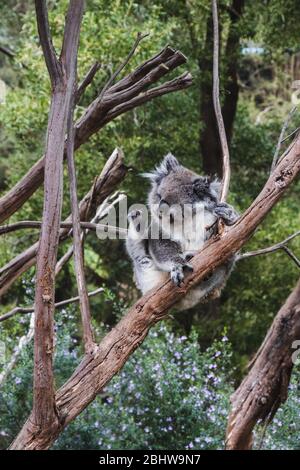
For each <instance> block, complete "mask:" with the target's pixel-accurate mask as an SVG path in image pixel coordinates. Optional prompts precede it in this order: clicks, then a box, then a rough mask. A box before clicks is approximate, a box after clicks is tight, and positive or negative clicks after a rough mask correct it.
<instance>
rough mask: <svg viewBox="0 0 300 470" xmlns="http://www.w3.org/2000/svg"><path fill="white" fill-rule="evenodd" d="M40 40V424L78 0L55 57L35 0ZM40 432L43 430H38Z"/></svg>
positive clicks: (51, 421)
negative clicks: (44, 102)
mask: <svg viewBox="0 0 300 470" xmlns="http://www.w3.org/2000/svg"><path fill="white" fill-rule="evenodd" d="M35 6H36V17H37V24H38V31H39V37H40V42H41V46H42V49H43V53H44V57H45V62H46V65H47V68H48V72H49V76H50V80H51V85H52V99H51V107H50V113H49V120H48V129H47V137H46V148H45V184H44V209H43V223H42V227H41V233H40V239H39V244H38V254H37V265H36V266H37V267H36V285H35V302H34V305H35V325H34V380H33V382H34V385H33V409H32V418H31V421H32V424H33V425H34V427H35V428H36V429H40V430H43V429H45V428H47V427H51V426H56V425H57V423H58V418H57V411H56V405H55V397H54V378H53V335H54V330H53V317H54V297H55V265H56V258H57V247H58V240H59V231H60V220H61V209H62V197H63V156H64V141H65V134H66V131H67V119H68V116H69V115H70V110H71V108H72V103H73V101H72V100H73V96H74V93H75V90H76V75H77V52H78V44H79V32H80V24H81V19H82V15H83V6H84V2H83V0H70V3H69V8H68V12H67V16H66V24H65V32H64V38H63V44H62V50H61V54H60V58H59V59H58V58H57V56H56V53H55V51H54V48H53V46H52V41H51V34H50V30H49V24H48V12H47V5H46V1H45V0H42V1H40V0H36V1H35ZM42 432H43V431H42Z"/></svg>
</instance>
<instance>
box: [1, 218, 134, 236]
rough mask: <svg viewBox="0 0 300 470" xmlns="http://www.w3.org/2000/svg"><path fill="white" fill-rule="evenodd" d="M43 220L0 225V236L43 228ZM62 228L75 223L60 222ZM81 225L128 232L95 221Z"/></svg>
mask: <svg viewBox="0 0 300 470" xmlns="http://www.w3.org/2000/svg"><path fill="white" fill-rule="evenodd" d="M41 226H42V222H41V221H39V220H20V221H19V222H15V223H14V224H10V225H2V226H0V236H1V235H4V234H7V233H11V232H15V231H16V230H20V229H24V228H25V229H31V228H39V229H40V228H41ZM60 227H61V228H67V229H72V227H73V224H72V222H61V223H60ZM80 227H81V228H82V229H85V230H93V231H94V232H95V231H97V229H100V228H101V229H103V230H104V232H108V231H109V230H111V231H112V232H117V233H122V234H126V233H127V230H126V229H123V228H120V227H115V226H113V225H105V224H99V223H95V222H80ZM69 234H70V235H71V231H70V232H69V233H68V235H69Z"/></svg>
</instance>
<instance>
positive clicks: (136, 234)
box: [126, 211, 167, 294]
mask: <svg viewBox="0 0 300 470" xmlns="http://www.w3.org/2000/svg"><path fill="white" fill-rule="evenodd" d="M141 218H142V213H141V211H131V212H130V213H129V214H128V220H129V229H128V237H127V240H126V248H127V252H128V254H129V256H130V257H131V259H132V261H133V268H134V282H135V284H136V286H137V287H138V289H140V290H141V291H142V293H143V294H145V293H146V292H148V291H149V290H150V289H152V288H153V287H155V286H156V285H158V284H161V283H162V282H164V281H166V278H167V276H166V273H164V272H162V271H160V270H159V269H157V268H156V266H155V264H154V263H153V260H152V258H151V256H150V255H149V253H148V249H147V244H148V240H147V239H145V238H144V234H143V233H141V230H140V223H141Z"/></svg>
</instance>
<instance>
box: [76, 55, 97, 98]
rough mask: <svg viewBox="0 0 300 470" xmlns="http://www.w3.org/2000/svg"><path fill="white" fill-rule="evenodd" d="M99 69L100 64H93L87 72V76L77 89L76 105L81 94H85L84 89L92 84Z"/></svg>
mask: <svg viewBox="0 0 300 470" xmlns="http://www.w3.org/2000/svg"><path fill="white" fill-rule="evenodd" d="M100 68H101V64H100V63H99V62H95V63H94V64H93V65H92V66H91V67H90V69H89V70H88V72H87V74H86V75H85V77H84V79H83V80H82V82H81V83H80V84H79V85H78V87H77V92H76V97H75V103H78V102H79V100H80V98H81V97H82V95H83V93H84V92H85V90H86V88H87V87H88V86H89V85H90V84H91V83H92V81H93V79H94V77H95V75H96V73H97V72H98V70H99V69H100Z"/></svg>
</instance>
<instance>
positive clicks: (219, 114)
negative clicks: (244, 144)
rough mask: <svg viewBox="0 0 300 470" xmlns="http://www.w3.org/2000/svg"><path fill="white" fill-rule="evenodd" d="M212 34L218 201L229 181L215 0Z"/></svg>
mask: <svg viewBox="0 0 300 470" xmlns="http://www.w3.org/2000/svg"><path fill="white" fill-rule="evenodd" d="M212 17H213V34H214V53H213V103H214V109H215V114H216V120H217V124H218V130H219V137H220V143H221V148H222V153H223V177H222V191H221V197H220V201H221V202H224V201H226V198H227V195H228V190H229V183H230V157H229V148H228V142H227V137H226V132H225V126H224V121H223V116H222V111H221V105H220V86H219V21H218V8H217V0H212Z"/></svg>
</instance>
